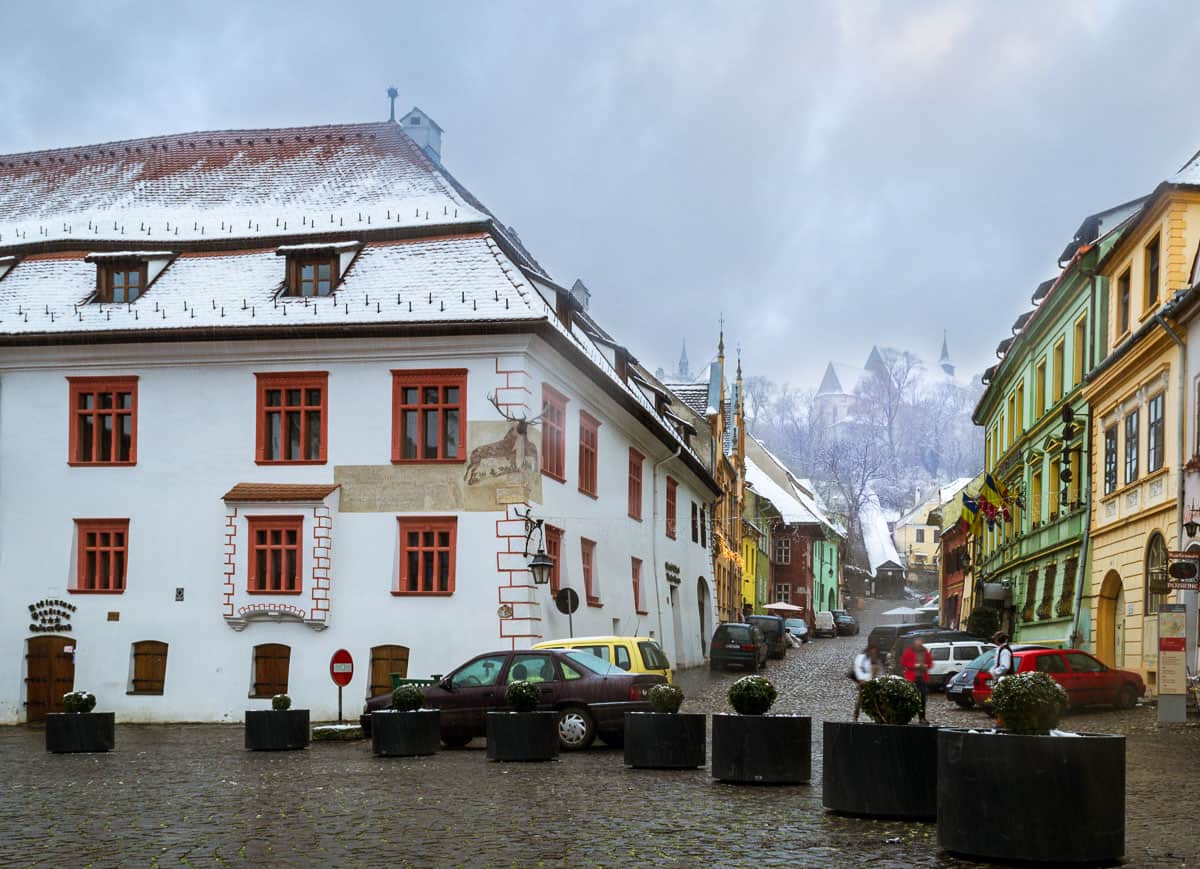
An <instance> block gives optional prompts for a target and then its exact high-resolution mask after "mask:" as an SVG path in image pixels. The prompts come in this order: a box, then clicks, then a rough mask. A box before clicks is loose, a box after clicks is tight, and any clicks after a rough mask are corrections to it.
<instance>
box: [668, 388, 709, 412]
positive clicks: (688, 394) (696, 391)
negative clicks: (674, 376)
mask: <svg viewBox="0 0 1200 869" xmlns="http://www.w3.org/2000/svg"><path fill="white" fill-rule="evenodd" d="M666 387H667V389H669V390H671V391H672V392H673V393H675V395H676V396H677V397H678V398H679V400H680V401H682V402H683V403H684V404H685V405H687V406H688V407H689V408H691V409H692V410H693V411H695V412H696V414H697V415H698V416H700V417H703V416H705V413H704V411H705V410H706V409H707V405H708V384H707V383H667V384H666Z"/></svg>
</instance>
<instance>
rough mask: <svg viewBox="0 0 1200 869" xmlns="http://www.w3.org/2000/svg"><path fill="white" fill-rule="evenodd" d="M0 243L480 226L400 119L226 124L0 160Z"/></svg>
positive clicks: (479, 216)
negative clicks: (253, 126) (252, 126)
mask: <svg viewBox="0 0 1200 869" xmlns="http://www.w3.org/2000/svg"><path fill="white" fill-rule="evenodd" d="M0 215H3V217H2V218H0V246H5V247H7V246H11V245H14V244H17V243H19V242H21V241H27V240H28V239H30V238H36V239H37V240H38V241H39V242H43V243H44V242H47V241H56V240H63V239H69V240H75V239H78V240H79V241H80V243H81V244H87V242H88V241H95V240H97V239H100V240H113V239H120V240H129V239H133V238H136V239H140V240H143V241H159V242H167V241H197V240H211V239H217V238H221V239H227V238H234V239H241V238H253V237H262V236H273V237H278V236H281V235H283V236H286V235H311V234H312V233H313V232H318V231H326V230H328V231H342V232H351V231H354V229H365V228H367V227H370V228H371V229H386V228H401V227H414V226H437V225H449V224H463V223H475V222H484V221H487V220H489V219H490V217H491V215H490V214H489V213H488V212H487V210H486V209H485V208H484V207H483V206H482V204H481V203H479V202H478V201H476V200H474V197H471V196H470V195H469V194H467V193H466V192H465V191H463V190H461V189H460V187H459V186H458V184H457V182H455V181H454V179H453V178H451V177H450V176H449V173H447V172H446V171H444V170H443V169H441V167H439V166H438V165H436V164H435V163H434V162H433V161H432V160H430V159H429V157H428V156H426V155H425V153H424V152H423V151H422V150H421V148H420V147H418V146H417V145H416V143H415V142H413V140H412V139H410V138H409V137H408V135H407V134H405V133H404V131H403V128H402V127H401V126H400V125H399V124H395V123H391V122H382V123H369V124H339V125H335V126H322V127H297V128H292V129H271V130H226V131H220V132H201V133H183V134H179V135H169V136H155V137H152V138H148V139H134V140H130V141H126V142H111V143H107V144H101V145H84V146H81V147H74V148H62V149H58V150H52V151H36V152H30V153H26V154H7V155H0Z"/></svg>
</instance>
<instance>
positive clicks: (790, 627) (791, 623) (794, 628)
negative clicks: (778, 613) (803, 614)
mask: <svg viewBox="0 0 1200 869" xmlns="http://www.w3.org/2000/svg"><path fill="white" fill-rule="evenodd" d="M783 629H784V630H785V631H787V632H788V633H789V634H791V635H792V636H793V637H795V638H796V639H797V640H799V641H800V642H802V643H807V642H808V641H809V640H811V639H812V637H810V636H809V634H808V622H806V621H805V620H804V619H784V620H783Z"/></svg>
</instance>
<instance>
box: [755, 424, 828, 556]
mask: <svg viewBox="0 0 1200 869" xmlns="http://www.w3.org/2000/svg"><path fill="white" fill-rule="evenodd" d="M746 446H747V455H746V482H747V483H749V484H750V485H751V486H752V487H753V488H754V490H755V491H756V492H758V493H759V494H760V495H762V496H763V497H765V498H766V499H767V500H769V501H771V503H773V504H775V507H776V509H778V510H779V512H780V514H781V515H783V518H784V521H785V522H789V523H790V522H797V523H801V524H803V523H809V524H817V525H822V526H824V527H825V528H826V529H828V530H829V531H832V532H833V533H834V534H836V535H837V536H839V537H845V536H846V530H845V529H844V528H843V527H842V526H841V525H840V524H839V523H838V522H836V521H835V520H834V519H832V518H831V517H830V516H829V513H828V511H827V510H826V508H825V505H824V504H823V503H822V502H821V498H820V496H818V495H817V494H816V490H815V489H814V488H813V487H812V484H811V483H808V485H805V483H807V481H800V480H798V479H797V478H796V477H795V476H794V475H793V474H792V472H791V471H790V470H789V469H788V467H787V465H785V464H784V463H783V462H782V461H780V459H779V458H778V457H777V456H775V455H774V454H773V453H772V452H771V451H770V450H768V449H767V448H766V447H765V446H763V444H762V441H760V440H758V439H757V438H755V437H754V436H753V435H747V436H746ZM751 447H754V448H756V449H757V450H759V451H761V453H762V455H763V456H764V457H765V458H764V460H763V463H762V464H760V463H758V462H755V461H754V459H753V458H751V457H750V455H749V449H750V448H751ZM771 465H774V467H771ZM751 466H753V467H754V470H755V477H754V478H752V477H751V474H750V468H751ZM755 479H760V482H761V480H766V481H767V482H768V483H770V486H771V487H773V489H774V490H776V491H778V492H780V493H782V494H780V497H781V498H785V499H790V500H791V501H794V502H795V505H796V506H795V508H793V512H794V514H795V515H796V516H800V517H811V518H799V519H795V520H793V519H788V518H787V515H786V513H785V511H784V506H783V504H782V503H779V502H777V501H776V500H775V498H774V497H772V496H771V495H769V494H767V492H766V491H765V487H766V484H765V483H764V484H761V485H760V484H759V483H755Z"/></svg>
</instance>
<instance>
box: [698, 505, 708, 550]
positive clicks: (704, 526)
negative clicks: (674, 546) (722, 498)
mask: <svg viewBox="0 0 1200 869" xmlns="http://www.w3.org/2000/svg"><path fill="white" fill-rule="evenodd" d="M700 545H701V546H703V547H704V548H705V549H708V510H706V509H705V507H704V505H703V504H701V505H700Z"/></svg>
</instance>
